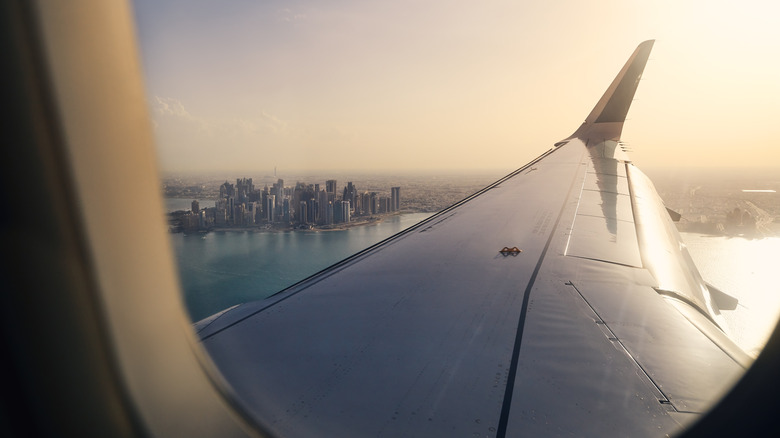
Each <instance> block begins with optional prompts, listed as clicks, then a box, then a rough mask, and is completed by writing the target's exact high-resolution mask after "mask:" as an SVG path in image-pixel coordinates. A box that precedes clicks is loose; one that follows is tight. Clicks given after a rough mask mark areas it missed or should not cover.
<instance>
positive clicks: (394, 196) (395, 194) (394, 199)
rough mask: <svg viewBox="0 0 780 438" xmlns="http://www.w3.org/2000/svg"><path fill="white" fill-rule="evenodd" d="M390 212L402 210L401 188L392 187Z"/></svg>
mask: <svg viewBox="0 0 780 438" xmlns="http://www.w3.org/2000/svg"><path fill="white" fill-rule="evenodd" d="M390 210H391V211H400V210H401V188H400V187H392V188H391V189H390Z"/></svg>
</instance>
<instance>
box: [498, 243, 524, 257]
mask: <svg viewBox="0 0 780 438" xmlns="http://www.w3.org/2000/svg"><path fill="white" fill-rule="evenodd" d="M499 252H500V253H501V255H503V256H504V257H506V256H508V255H513V256H516V255H518V254H520V253H521V252H523V250H522V249H519V248H518V247H516V246H513V247H511V248H510V247H508V246H505V247H503V248H501V251H499Z"/></svg>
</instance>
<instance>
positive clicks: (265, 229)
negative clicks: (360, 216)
mask: <svg viewBox="0 0 780 438" xmlns="http://www.w3.org/2000/svg"><path fill="white" fill-rule="evenodd" d="M418 213H420V212H416V211H406V212H397V213H393V214H386V215H382V216H371V217H370V218H367V219H365V220H359V221H354V222H348V223H341V224H335V225H324V226H317V225H312V226H311V227H310V228H300V227H295V226H288V227H276V226H273V225H271V224H263V225H255V226H249V227H247V226H241V227H211V228H208V229H202V230H195V231H184V230H173V229H171V230H169V233H170V234H184V235H187V236H191V235H201V236H205V235H206V234H208V233H212V232H215V233H225V232H227V233H289V232H304V233H312V232H330V231H343V230H348V229H350V228H355V227H363V226H367V225H377V224H380V223H382V222H383V221H384V220H385V219H386V218H388V217H395V216H401V215H405V214H418Z"/></svg>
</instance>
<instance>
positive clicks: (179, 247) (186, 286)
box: [166, 199, 780, 354]
mask: <svg viewBox="0 0 780 438" xmlns="http://www.w3.org/2000/svg"><path fill="white" fill-rule="evenodd" d="M191 201H192V200H190V199H168V200H166V203H167V206H168V208H169V210H175V209H185V208H188V207H189V202H191ZM428 216H430V215H429V214H425V213H418V214H405V215H400V216H394V217H390V218H387V219H385V220H384V221H383V222H381V223H379V224H374V225H367V226H361V227H354V228H350V229H347V230H340V231H321V232H300V231H297V232H276V233H274V232H270V233H268V232H263V233H254V232H213V233H209V234H206V235H189V236H187V235H184V234H173V235H171V241H172V242H173V247H174V250H175V252H176V255H177V259H178V265H179V272H180V274H181V282H182V287H183V290H184V295H185V302H186V305H187V309H188V310H189V312H190V316H191V317H192V319H193V320H194V321H198V320H200V319H202V318H205V317H207V316H209V315H211V314H213V313H216V312H218V311H220V310H222V309H225V308H227V307H230V306H233V305H235V304H239V303H243V302H247V301H253V300H258V299H262V298H265V297H267V296H269V295H271V294H273V293H275V292H278V291H280V290H282V289H284V288H285V287H287V286H290V285H292V284H294V283H295V282H297V281H299V280H301V279H303V278H305V277H307V276H309V275H312V274H314V273H316V272H318V271H320V270H322V269H324V268H326V267H328V266H330V265H332V264H333V263H336V262H338V261H339V260H342V259H344V258H345V257H348V256H350V255H352V254H354V253H355V252H357V251H360V250H362V249H364V248H366V247H368V246H371V245H373V244H375V243H377V242H379V241H381V240H383V239H385V238H387V237H389V236H391V235H393V234H395V233H397V232H399V231H401V230H403V229H405V228H407V227H409V226H411V225H414V224H416V223H417V222H419V221H421V220H423V219H425V218H426V217H428ZM681 235H682V237H683V240H684V241H685V243H686V245H687V246H688V249H689V251H690V252H691V255H692V256H693V258H694V260H695V261H696V264H697V266H698V267H699V270H700V271H701V273H702V276H703V277H704V279H705V280H707V281H708V282H710V283H712V284H713V285H715V286H716V287H718V288H719V289H721V290H722V291H724V292H726V293H728V294H730V295H733V296H735V297H737V298H738V299H739V306H738V307H737V309H736V310H735V311H733V312H724V317H725V319H726V321H727V323H728V324H729V329H730V335H731V336H732V338H734V339H735V341H736V342H737V343H738V344H739V345H740V346H742V348H744V349H745V350H746V351H748V352H750V353H752V354H755V353H757V352H758V350H760V348H761V347H762V346H763V344H764V343H765V342H766V339H767V338H768V336H769V335H770V334H771V331H772V329H773V328H774V326H775V322H776V321H777V318H778V315H780V283H778V282H777V281H776V280H775V278H774V277H775V270H776V269H777V262H778V260H780V238H765V239H756V240H747V239H742V238H729V237H724V236H708V235H701V234H697V233H681Z"/></svg>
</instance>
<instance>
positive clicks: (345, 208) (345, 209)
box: [341, 201, 350, 223]
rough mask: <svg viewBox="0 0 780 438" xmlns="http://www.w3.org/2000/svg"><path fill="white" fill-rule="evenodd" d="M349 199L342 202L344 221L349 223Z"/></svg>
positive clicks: (342, 217)
mask: <svg viewBox="0 0 780 438" xmlns="http://www.w3.org/2000/svg"><path fill="white" fill-rule="evenodd" d="M349 208H350V207H349V201H342V202H341V219H342V221H343V222H344V223H348V222H349V220H350V211H349Z"/></svg>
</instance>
